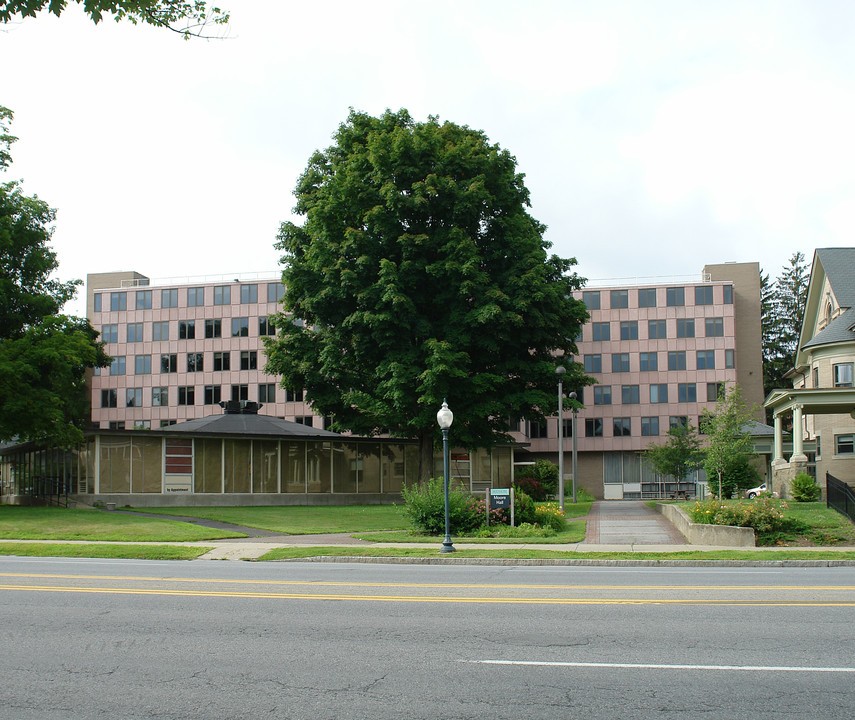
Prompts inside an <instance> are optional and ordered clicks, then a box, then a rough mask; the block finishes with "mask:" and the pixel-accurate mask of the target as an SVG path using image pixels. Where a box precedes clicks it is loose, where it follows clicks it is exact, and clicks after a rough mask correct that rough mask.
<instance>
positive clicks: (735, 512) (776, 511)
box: [688, 497, 801, 534]
mask: <svg viewBox="0 0 855 720" xmlns="http://www.w3.org/2000/svg"><path fill="white" fill-rule="evenodd" d="M786 509H787V504H786V503H784V502H781V501H778V500H773V499H772V498H769V497H758V498H755V499H754V500H750V501H744V502H743V501H741V500H733V501H721V500H717V499H716V498H711V499H710V500H705V501H703V502H696V503H695V504H694V505H693V506H692V507H690V508H689V509H688V512H689V516H690V517H691V518H692V520H694V521H695V522H696V523H706V524H708V525H734V526H736V527H750V528H754V532H755V533H758V534H769V533H786V532H793V531H796V530H797V529H799V527H800V526H801V523H799V522H798V521H796V520H793V519H791V518H787V517H786V516H785V515H784V511H785V510H786Z"/></svg>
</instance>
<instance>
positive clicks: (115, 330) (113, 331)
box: [101, 325, 119, 343]
mask: <svg viewBox="0 0 855 720" xmlns="http://www.w3.org/2000/svg"><path fill="white" fill-rule="evenodd" d="M101 340H102V341H103V342H105V343H117V342H119V326H118V325H102V326H101Z"/></svg>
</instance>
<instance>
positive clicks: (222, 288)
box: [214, 285, 232, 305]
mask: <svg viewBox="0 0 855 720" xmlns="http://www.w3.org/2000/svg"><path fill="white" fill-rule="evenodd" d="M231 304H232V288H231V286H230V285H217V286H215V287H214V305H231Z"/></svg>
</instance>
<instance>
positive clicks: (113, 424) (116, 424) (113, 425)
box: [94, 415, 328, 430]
mask: <svg viewBox="0 0 855 720" xmlns="http://www.w3.org/2000/svg"><path fill="white" fill-rule="evenodd" d="M282 419H283V420H284V419H285V418H282ZM131 422H132V426H131V427H130V428H127V427H126V425H125V421H124V420H110V422H109V423H108V427H109V428H110V430H126V429H131V430H151V420H133V421H131ZM176 422H177V420H161V421H160V427H162V428H165V427H169V426H170V425H175V424H176ZM292 422H295V423H299V424H300V425H308V426H309V427H313V425H314V416H313V415H303V416H298V417H295V418H294V419H293V421H292ZM94 425H95V429H96V430H97V429H98V428H99V427H100V423H94ZM327 429H328V423H327V419H326V418H324V430H327Z"/></svg>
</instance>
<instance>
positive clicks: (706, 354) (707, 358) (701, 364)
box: [695, 350, 715, 370]
mask: <svg viewBox="0 0 855 720" xmlns="http://www.w3.org/2000/svg"><path fill="white" fill-rule="evenodd" d="M696 363H697V365H696V366H695V367H697V369H698V370H715V350H698V356H697V360H696Z"/></svg>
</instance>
